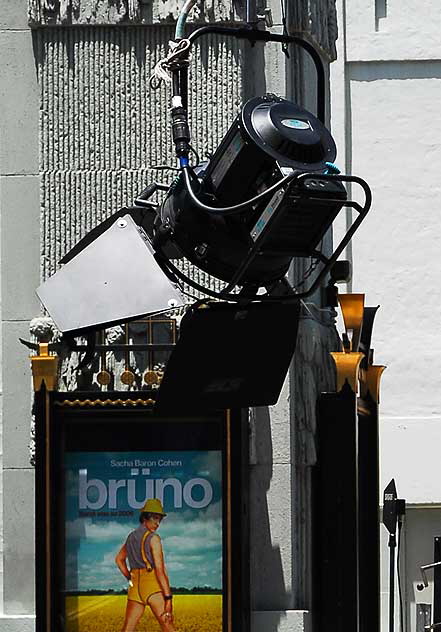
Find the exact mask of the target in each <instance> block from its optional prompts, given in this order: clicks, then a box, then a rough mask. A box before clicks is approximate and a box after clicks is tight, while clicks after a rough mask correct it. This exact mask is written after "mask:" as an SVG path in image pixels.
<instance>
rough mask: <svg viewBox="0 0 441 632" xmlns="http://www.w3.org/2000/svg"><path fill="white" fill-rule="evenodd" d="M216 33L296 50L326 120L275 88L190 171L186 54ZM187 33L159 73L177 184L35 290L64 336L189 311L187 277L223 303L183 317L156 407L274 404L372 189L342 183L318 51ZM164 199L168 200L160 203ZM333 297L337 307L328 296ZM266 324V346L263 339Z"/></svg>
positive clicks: (89, 243) (214, 29) (149, 191)
mask: <svg viewBox="0 0 441 632" xmlns="http://www.w3.org/2000/svg"><path fill="white" fill-rule="evenodd" d="M178 30H179V29H178ZM208 33H217V34H219V35H226V36H229V37H237V38H245V39H248V40H249V41H251V42H256V41H274V42H281V43H282V44H284V45H287V44H289V43H294V44H296V45H299V46H301V47H302V48H303V49H304V50H306V52H307V53H309V55H310V56H311V58H312V60H313V62H314V64H315V67H316V70H317V80H318V81H317V116H315V115H313V114H312V113H311V112H309V111H307V110H305V109H304V108H302V107H300V106H299V105H296V104H295V103H293V102H291V101H288V100H286V99H284V98H281V97H279V96H276V95H274V94H266V95H263V96H259V97H255V98H253V99H251V100H249V101H248V102H247V103H245V104H244V105H243V107H242V108H241V109H240V111H239V113H238V115H237V118H236V119H235V121H234V122H233V124H232V125H231V127H230V128H229V130H228V132H227V133H226V135H225V136H224V138H223V140H222V141H221V142H220V144H219V146H218V147H217V149H216V151H215V152H214V154H213V155H212V156H211V157H210V158H209V159H208V160H206V161H203V162H201V161H200V160H199V159H198V160H197V161H196V164H193V165H191V164H190V156H191V155H192V153H193V154H195V153H196V152H195V151H194V150H193V148H192V146H191V144H190V141H191V138H190V130H189V126H188V122H187V117H188V112H187V108H188V94H187V92H188V76H187V73H188V63H189V60H188V55H189V50H190V48H191V46H192V45H193V43H194V42H195V41H196V40H197V39H198V38H199V37H200V36H201V35H205V34H208ZM180 37H181V38H182V36H181V35H180V36H179V37H178V36H177V38H176V42H173V43H172V46H171V50H170V52H169V54H168V56H167V58H166V59H165V60H161V61H160V62H159V63H158V65H157V68H159V71H158V76H159V77H163V76H164V73H165V74H166V71H170V72H171V74H172V86H173V94H172V100H171V104H172V108H171V119H172V136H173V143H174V146H175V153H176V156H177V158H178V160H179V165H180V173H179V175H178V177H177V178H176V179H175V181H174V182H173V183H172V185H171V186H169V185H167V184H165V183H157V182H154V183H151V184H149V185H148V186H147V187H146V189H145V190H144V191H143V192H142V194H141V195H140V196H139V197H138V199H137V200H136V201H135V206H134V207H133V208H128V209H123V210H122V211H118V212H117V213H116V214H115V215H114V216H113V217H112V218H108V219H107V220H106V221H105V222H103V223H102V224H101V225H100V226H97V227H96V228H95V229H93V231H91V233H89V234H88V235H86V237H85V238H84V239H83V240H81V241H80V242H79V243H78V244H77V245H76V246H75V247H74V248H73V249H72V251H71V252H70V253H68V254H67V256H65V258H64V260H63V261H62V262H63V263H64V264H65V265H64V268H62V269H61V270H59V271H58V272H57V273H56V274H55V275H54V277H52V278H50V279H48V280H47V281H46V282H45V283H43V284H42V286H40V288H39V289H38V295H39V297H40V299H41V300H42V302H43V304H44V306H45V307H46V309H47V310H48V311H49V313H50V314H51V316H52V317H53V318H54V320H55V322H56V324H57V325H58V327H59V328H60V330H61V331H62V332H68V333H69V334H70V336H74V335H75V334H79V333H84V332H85V331H87V330H88V331H89V332H90V330H94V329H100V328H103V327H105V326H106V325H108V324H116V323H119V322H126V321H128V320H131V319H133V318H139V317H141V316H144V315H147V314H152V313H155V312H159V311H164V310H167V309H169V308H170V307H172V306H176V305H182V304H184V298H183V294H181V293H180V291H179V290H180V289H181V290H183V289H184V287H183V286H182V283H187V284H188V285H189V286H191V287H193V288H194V289H195V290H197V291H198V292H200V293H201V294H200V295H202V296H205V297H209V298H215V299H217V300H218V301H220V303H219V304H217V305H213V304H212V303H207V306H206V307H204V308H201V309H196V310H191V312H190V314H189V315H188V318H187V319H186V320H185V326H184V327H183V329H182V332H181V335H180V339H179V342H178V345H177V347H176V349H175V351H174V352H173V354H172V357H171V359H170V362H169V365H168V367H167V368H166V371H165V376H164V380H163V385H162V387H161V389H160V393H159V400H158V402H159V405H160V407H161V408H162V409H163V410H166V409H167V408H169V407H170V405H171V403H172V402H180V403H181V405H184V404H185V403H188V404H190V405H191V406H194V405H195V404H194V402H195V398H196V399H197V401H198V402H199V404H198V405H199V406H200V407H208V408H210V407H231V406H251V405H253V406H254V405H264V404H269V403H274V402H275V401H276V400H277V397H278V394H279V392H280V389H281V386H282V383H283V379H284V377H285V375H286V372H287V369H288V366H289V361H290V358H291V357H292V354H293V352H294V349H295V343H296V332H297V325H298V318H299V305H300V301H301V299H303V298H305V297H307V296H310V295H311V294H312V293H313V292H315V291H316V290H317V289H318V288H319V287H320V285H321V284H322V281H323V280H324V279H325V277H326V275H328V273H329V272H330V271H331V270H332V268H333V266H334V265H335V263H336V262H337V259H338V257H339V256H340V255H341V254H342V252H343V250H344V248H345V247H346V245H347V244H348V243H349V241H350V239H351V238H352V235H353V234H354V233H355V231H356V230H357V228H358V227H359V225H360V223H361V222H362V221H363V219H364V217H365V216H366V214H367V212H368V210H369V208H370V204H371V192H370V189H369V186H368V185H367V184H366V182H365V181H364V180H362V179H361V178H358V177H356V176H352V175H351V176H349V175H341V174H340V173H339V171H338V169H337V168H336V167H335V166H334V164H333V163H334V160H335V158H336V147H335V143H334V140H333V139H332V136H331V134H330V132H329V131H328V130H327V129H326V127H325V125H324V116H325V115H324V113H325V92H326V91H325V72H324V69H323V64H322V61H321V59H320V55H319V54H318V53H317V51H315V49H314V48H313V46H312V45H311V44H309V43H308V42H306V41H305V40H302V39H301V38H299V37H297V36H291V35H279V34H274V33H269V32H266V31H263V30H260V29H256V28H253V27H251V28H250V27H246V28H244V27H239V28H236V27H225V26H217V25H213V26H206V27H202V28H199V29H197V30H195V31H193V32H192V33H191V35H190V36H189V37H188V39H179V38H180ZM346 183H351V189H355V186H353V185H358V186H359V187H361V189H362V191H363V194H364V200H363V202H361V203H359V202H356V201H353V200H351V199H349V198H348V195H347V190H346V186H345V185H346ZM158 191H159V193H161V192H162V193H163V194H164V195H163V198H162V199H159V203H158V202H157V201H155V203H153V202H152V201H151V197H152V195H153V194H154V193H156V192H158ZM343 207H350V208H352V209H354V210H355V211H356V213H357V214H358V216H357V215H356V216H355V220H354V221H353V223H352V225H351V226H350V227H349V228H348V230H347V231H346V234H345V235H344V237H343V238H342V239H341V241H340V243H339V244H338V245H337V246H336V247H335V248H334V251H333V252H332V253H327V252H324V249H323V248H322V240H323V238H324V236H325V234H326V232H327V231H328V229H329V228H330V226H331V225H332V222H333V221H334V219H335V218H336V216H337V214H338V213H339V212H340V211H341V209H342V208H343ZM295 257H296V258H297V257H306V258H311V259H312V260H313V261H312V262H311V264H310V267H309V270H312V271H315V277H312V278H309V276H310V274H309V273H308V274H306V275H305V278H304V279H300V280H299V285H298V287H297V288H295V287H292V286H291V285H290V283H289V282H288V280H287V278H286V273H287V271H288V269H289V266H290V264H291V262H292V260H293V258H295ZM179 258H185V259H187V260H188V261H189V262H191V263H192V264H194V265H195V266H197V267H198V268H200V269H201V270H203V271H205V272H207V273H208V274H210V275H212V276H214V277H217V278H218V279H220V280H221V281H222V282H223V283H224V286H223V289H221V290H219V291H214V290H213V289H212V287H210V286H209V285H208V284H206V285H201V284H199V283H197V282H196V281H195V279H194V278H193V277H192V276H189V275H188V274H186V273H184V272H183V270H185V269H188V266H180V265H179V264H178V263H177V262H176V259H179ZM331 283H332V275H331ZM300 288H301V289H300ZM331 289H332V288H331ZM331 294H332V296H333V301H334V303H335V296H334V294H335V293H332V292H329V288H328V295H331ZM334 303H333V304H334ZM265 330H269V338H268V341H267V343H268V344H265V345H262V340H261V339H260V332H262V331H265ZM275 334H277V335H275ZM282 348H283V349H284V353H280V351H279V349H282ZM259 351H260V352H259ZM260 358H262V363H263V364H265V362H266V361H267V360H268V359H270V363H271V371H272V373H271V379H267V378H265V376H264V375H263V374H261V372H259V371H258V370H257V367H258V366H260ZM190 360H191V362H190ZM189 363H190V364H189ZM190 365H191V366H190ZM198 371H200V374H197V372H198ZM190 391H191V392H192V394H191V395H190V396H189V395H188V394H189V393H190Z"/></svg>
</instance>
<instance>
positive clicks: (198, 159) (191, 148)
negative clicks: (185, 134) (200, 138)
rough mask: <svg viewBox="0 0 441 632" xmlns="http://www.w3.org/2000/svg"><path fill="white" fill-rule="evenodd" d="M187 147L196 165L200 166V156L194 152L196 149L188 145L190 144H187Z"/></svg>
mask: <svg viewBox="0 0 441 632" xmlns="http://www.w3.org/2000/svg"><path fill="white" fill-rule="evenodd" d="M188 146H189V148H190V151H191V153H192V154H194V157H195V158H196V164H197V165H200V164H201V159H200V156H199V154H198V152H197V151H196V149H195V148H194V147H193V146H192V145H190V143H188Z"/></svg>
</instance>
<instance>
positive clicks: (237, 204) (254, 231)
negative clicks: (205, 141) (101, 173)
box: [157, 94, 347, 286]
mask: <svg viewBox="0 0 441 632" xmlns="http://www.w3.org/2000/svg"><path fill="white" fill-rule="evenodd" d="M335 157H336V148H335V143H334V141H333V139H332V137H331V134H330V133H329V131H328V130H327V129H326V128H325V127H324V125H323V124H322V123H321V122H320V121H319V120H318V119H317V118H316V117H315V116H313V115H312V114H311V113H310V112H307V111H306V110H304V109H303V108H300V107H298V106H297V105H295V104H294V103H291V102H289V101H286V100H285V99H281V98H280V97H277V96H275V95H271V94H268V95H266V96H263V97H256V98H254V99H251V100H250V101H248V103H246V104H245V106H244V107H243V108H242V109H241V111H240V113H239V115H238V117H237V118H236V120H235V121H234V123H233V125H232V126H231V127H230V129H229V131H228V132H227V134H226V136H225V137H224V139H223V140H222V142H221V144H220V145H219V147H218V149H217V150H216V152H215V153H214V155H213V157H212V158H211V159H210V161H209V162H207V163H205V164H201V165H199V166H198V168H197V169H195V170H192V169H190V168H188V167H185V168H184V173H183V174H182V176H181V177H180V178H179V180H178V182H177V183H176V184H175V185H174V186H173V187H172V188H171V189H170V191H169V193H168V195H167V197H166V199H165V201H164V203H163V204H162V206H161V210H160V215H159V219H158V222H157V230H158V231H161V229H164V228H169V233H168V239H170V240H171V241H173V243H174V244H175V245H177V246H178V248H179V250H180V252H181V253H182V255H184V256H185V257H187V258H188V259H189V260H190V261H192V263H194V264H195V265H197V266H198V267H199V268H202V269H203V270H205V271H206V272H208V273H210V274H211V275H213V276H215V277H218V278H220V279H222V280H224V281H227V282H229V283H231V286H233V285H236V284H241V285H243V284H252V285H257V286H265V285H269V284H271V283H273V282H274V281H277V280H279V279H281V278H282V277H283V276H284V275H285V274H286V272H287V270H288V267H289V264H290V262H291V259H292V258H293V257H294V256H300V257H309V256H314V255H316V254H317V247H318V245H319V243H320V241H321V239H322V238H323V235H324V234H325V232H326V231H327V229H328V228H329V226H330V225H331V223H332V221H333V219H334V218H335V216H336V215H337V213H338V211H339V210H340V208H341V205H342V201H344V200H346V198H347V194H346V189H345V188H344V186H343V185H342V183H341V182H339V181H338V180H334V181H332V180H327V179H325V178H321V177H320V176H321V175H324V174H327V173H329V172H330V165H329V163H332V162H333V161H334V160H335ZM305 172H307V173H309V174H311V173H314V176H312V175H311V176H309V177H308V178H303V179H299V176H300V175H301V174H304V173H305ZM164 233H165V234H167V233H166V231H164Z"/></svg>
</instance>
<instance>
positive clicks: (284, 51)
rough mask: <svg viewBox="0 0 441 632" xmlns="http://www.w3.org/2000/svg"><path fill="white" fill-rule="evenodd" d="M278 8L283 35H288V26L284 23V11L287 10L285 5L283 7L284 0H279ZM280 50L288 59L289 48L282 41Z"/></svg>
mask: <svg viewBox="0 0 441 632" xmlns="http://www.w3.org/2000/svg"><path fill="white" fill-rule="evenodd" d="M280 8H281V12H282V25H283V35H285V36H289V33H288V27H287V25H286V13H287V11H286V7H285V0H280ZM282 52H283V53H284V54H285V55H286V56H287V58H288V59H289V49H288V44H287V43H286V42H284V43H283V44H282Z"/></svg>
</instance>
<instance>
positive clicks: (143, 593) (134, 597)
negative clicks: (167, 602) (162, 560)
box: [127, 568, 162, 605]
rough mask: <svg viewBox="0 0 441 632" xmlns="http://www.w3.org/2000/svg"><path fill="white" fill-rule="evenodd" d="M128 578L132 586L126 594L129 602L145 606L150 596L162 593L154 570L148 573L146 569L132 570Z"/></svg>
mask: <svg viewBox="0 0 441 632" xmlns="http://www.w3.org/2000/svg"><path fill="white" fill-rule="evenodd" d="M130 578H131V580H132V584H133V586H129V590H128V592H127V599H130V601H137V602H138V603H142V604H144V605H146V604H147V603H148V601H149V599H150V597H151V596H152V595H154V594H155V593H158V592H162V589H161V586H160V585H159V582H158V580H157V579H156V573H155V571H154V570H152V571H150V572H149V571H148V570H147V569H146V568H134V569H133V570H132V571H130Z"/></svg>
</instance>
